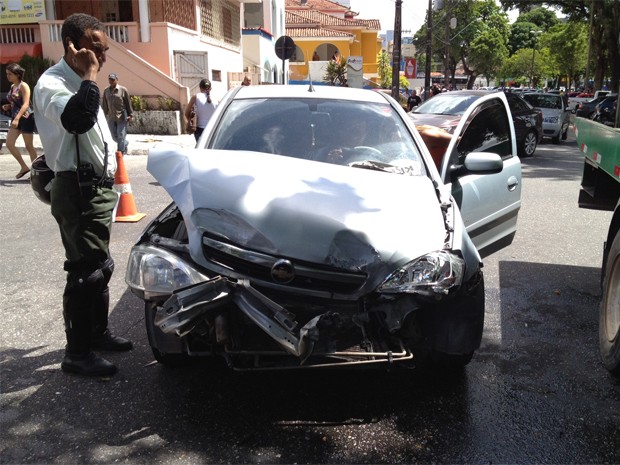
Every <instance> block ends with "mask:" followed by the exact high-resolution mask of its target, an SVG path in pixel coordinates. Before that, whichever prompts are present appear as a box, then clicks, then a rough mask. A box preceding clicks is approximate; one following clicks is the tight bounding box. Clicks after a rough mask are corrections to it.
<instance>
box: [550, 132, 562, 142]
mask: <svg viewBox="0 0 620 465" xmlns="http://www.w3.org/2000/svg"><path fill="white" fill-rule="evenodd" d="M560 136H561V134H558V135H557V136H553V137H552V138H551V142H553V143H554V144H559V143H560Z"/></svg>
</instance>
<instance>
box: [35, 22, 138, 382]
mask: <svg viewBox="0 0 620 465" xmlns="http://www.w3.org/2000/svg"><path fill="white" fill-rule="evenodd" d="M61 38H62V43H63V47H64V51H65V54H64V56H63V58H62V59H61V60H60V61H59V62H58V64H56V65H54V66H52V67H51V68H49V69H48V70H47V71H45V73H44V74H43V75H42V76H41V78H40V79H39V81H38V82H37V85H36V86H35V89H34V113H35V117H36V121H37V129H38V132H39V136H40V137H41V142H42V144H43V148H44V150H45V158H46V162H47V165H48V166H49V167H50V169H51V170H53V171H54V172H55V178H54V182H53V183H52V190H51V205H52V215H53V216H54V218H55V219H56V221H57V222H58V226H59V228H60V236H61V239H62V243H63V245H64V248H65V256H66V261H65V264H64V269H65V271H66V272H67V283H66V286H65V290H64V293H63V317H64V322H65V333H66V337H67V345H66V349H65V356H64V358H63V360H62V363H61V368H62V370H63V371H65V372H68V373H75V374H79V375H84V376H110V375H113V374H114V373H116V366H115V365H114V364H113V363H111V362H109V361H108V360H106V359H105V358H103V357H101V356H100V355H98V354H97V353H96V352H99V351H126V350H131V349H132V343H131V341H129V340H127V339H124V338H121V337H118V336H114V335H112V333H111V332H110V330H109V329H108V309H109V290H108V283H109V281H110V278H111V276H112V272H113V271H114V261H113V260H112V258H111V257H110V251H109V243H110V232H111V227H112V212H113V209H114V205H115V204H116V201H117V198H118V197H117V194H116V191H115V190H114V189H113V187H112V186H113V184H114V173H115V171H116V159H115V157H114V153H112V154H110V148H109V147H110V146H111V144H113V139H112V135H111V134H110V130H109V128H108V124H107V122H106V119H105V116H104V114H103V111H102V110H101V108H100V105H99V102H100V100H101V99H100V95H99V88H98V87H97V84H96V82H95V81H96V79H97V75H98V73H99V71H100V70H101V67H102V66H103V64H104V63H105V61H106V52H107V50H108V48H109V47H108V38H107V36H106V32H105V27H104V25H103V24H102V23H101V22H100V21H99V20H98V19H97V18H94V17H92V16H89V15H86V14H82V13H76V14H73V15H71V16H69V17H68V18H67V19H66V20H65V21H64V23H63V25H62V30H61Z"/></svg>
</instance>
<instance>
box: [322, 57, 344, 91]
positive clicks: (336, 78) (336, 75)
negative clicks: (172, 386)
mask: <svg viewBox="0 0 620 465" xmlns="http://www.w3.org/2000/svg"><path fill="white" fill-rule="evenodd" d="M323 79H324V80H325V81H327V82H329V85H330V86H346V85H347V59H346V57H343V56H341V57H340V59H339V60H329V62H328V63H327V68H326V70H325V76H323Z"/></svg>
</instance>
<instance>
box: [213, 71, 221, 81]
mask: <svg viewBox="0 0 620 465" xmlns="http://www.w3.org/2000/svg"><path fill="white" fill-rule="evenodd" d="M211 80H212V81H216V82H222V71H221V70H219V69H213V70H211Z"/></svg>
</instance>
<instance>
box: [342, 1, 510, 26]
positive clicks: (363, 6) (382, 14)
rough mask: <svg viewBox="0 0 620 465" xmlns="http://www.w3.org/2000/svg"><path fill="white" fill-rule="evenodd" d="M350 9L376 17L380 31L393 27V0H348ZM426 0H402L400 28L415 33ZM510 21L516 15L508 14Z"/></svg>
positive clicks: (423, 13)
mask: <svg viewBox="0 0 620 465" xmlns="http://www.w3.org/2000/svg"><path fill="white" fill-rule="evenodd" d="M350 4H351V10H353V11H355V12H357V13H359V16H358V18H360V19H378V20H379V21H380V22H381V32H382V33H384V32H385V31H387V30H393V29H394V13H395V11H396V7H395V4H396V2H395V0H350ZM427 8H428V0H402V8H401V10H402V14H401V29H402V30H403V31H404V30H410V31H411V34H415V33H416V32H417V30H418V29H420V26H422V24H424V21H425V20H426V9H427ZM509 16H510V21H511V22H512V21H514V20H515V19H516V16H515V17H513V16H514V14H510V13H509Z"/></svg>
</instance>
